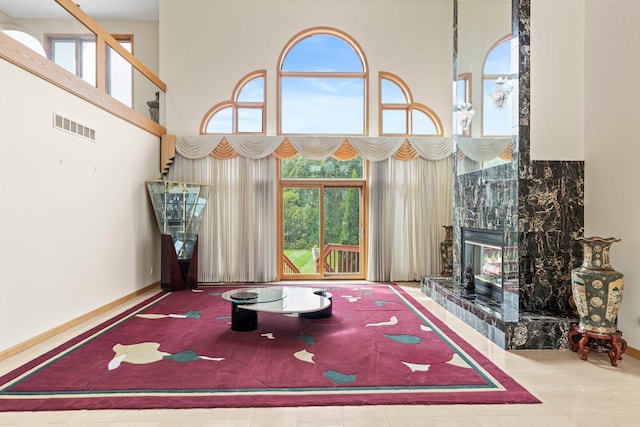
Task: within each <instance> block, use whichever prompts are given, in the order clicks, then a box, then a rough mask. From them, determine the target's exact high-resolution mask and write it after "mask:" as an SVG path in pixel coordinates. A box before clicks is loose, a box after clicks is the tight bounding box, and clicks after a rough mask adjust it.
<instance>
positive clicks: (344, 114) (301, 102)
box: [278, 27, 368, 135]
mask: <svg viewBox="0 0 640 427" xmlns="http://www.w3.org/2000/svg"><path fill="white" fill-rule="evenodd" d="M278 64H279V66H278V72H279V76H278V92H279V93H278V95H279V96H278V102H279V117H278V133H279V134H321V135H328V134H340V135H364V134H366V129H367V121H368V120H367V108H366V105H367V89H366V88H367V80H368V79H367V63H366V59H365V57H364V55H363V53H362V50H361V48H360V47H359V46H358V44H357V43H356V42H355V41H354V40H353V39H351V38H350V37H349V36H347V35H346V34H345V33H343V32H341V31H339V30H336V29H333V28H326V27H321V28H313V29H310V30H305V31H303V32H301V33H299V34H297V35H296V36H294V37H293V38H292V39H291V40H290V41H289V43H288V44H287V45H286V46H285V48H284V50H283V51H282V53H281V55H280V59H279V62H278Z"/></svg>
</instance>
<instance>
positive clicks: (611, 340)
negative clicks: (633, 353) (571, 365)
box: [569, 325, 627, 366]
mask: <svg viewBox="0 0 640 427" xmlns="http://www.w3.org/2000/svg"><path fill="white" fill-rule="evenodd" d="M569 344H571V350H573V351H578V349H579V350H580V352H581V353H582V360H587V356H589V351H591V350H593V351H595V352H598V353H607V354H608V356H609V360H610V361H611V364H612V365H613V366H618V360H620V359H622V353H624V352H625V350H626V349H627V341H625V340H624V339H623V338H622V332H620V331H617V332H616V333H615V334H598V333H595V332H589V331H584V330H581V329H580V328H579V327H578V325H573V329H572V330H571V331H569Z"/></svg>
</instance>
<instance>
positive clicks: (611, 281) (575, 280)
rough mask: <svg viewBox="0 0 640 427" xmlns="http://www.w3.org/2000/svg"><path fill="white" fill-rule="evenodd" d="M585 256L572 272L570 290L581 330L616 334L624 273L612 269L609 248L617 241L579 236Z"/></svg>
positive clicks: (610, 238)
mask: <svg viewBox="0 0 640 427" xmlns="http://www.w3.org/2000/svg"><path fill="white" fill-rule="evenodd" d="M577 240H579V241H581V242H582V246H583V250H584V254H583V260H582V265H581V266H580V267H578V268H574V269H573V270H571V290H572V293H573V299H574V301H575V303H576V308H577V310H578V315H579V317H580V323H579V325H578V328H579V329H580V330H581V331H586V332H592V333H596V334H601V335H612V334H615V333H617V331H618V327H617V320H618V309H619V308H620V304H621V303H622V295H623V287H624V274H622V273H620V272H619V271H616V270H614V269H613V268H611V263H610V261H609V249H610V248H611V245H612V244H613V243H615V242H619V241H620V239H615V238H613V237H608V238H601V237H579V238H578V239H577Z"/></svg>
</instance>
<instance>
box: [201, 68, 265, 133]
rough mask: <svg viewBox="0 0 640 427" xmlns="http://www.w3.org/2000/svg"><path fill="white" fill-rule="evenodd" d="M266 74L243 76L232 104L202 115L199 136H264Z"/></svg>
mask: <svg viewBox="0 0 640 427" xmlns="http://www.w3.org/2000/svg"><path fill="white" fill-rule="evenodd" d="M265 94H266V71H265V70H259V71H254V72H253V73H249V74H247V75H246V76H244V77H243V78H242V79H241V80H240V81H239V82H238V84H236V87H235V88H234V89H233V92H232V94H231V100H229V101H223V102H220V103H218V104H216V105H214V106H213V107H212V108H211V109H210V110H209V111H207V114H205V116H204V118H203V119H202V123H201V125H200V133H202V134H206V133H257V134H264V133H265V127H266V126H265V121H266V111H265Z"/></svg>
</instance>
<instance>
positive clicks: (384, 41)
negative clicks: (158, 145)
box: [160, 0, 453, 135]
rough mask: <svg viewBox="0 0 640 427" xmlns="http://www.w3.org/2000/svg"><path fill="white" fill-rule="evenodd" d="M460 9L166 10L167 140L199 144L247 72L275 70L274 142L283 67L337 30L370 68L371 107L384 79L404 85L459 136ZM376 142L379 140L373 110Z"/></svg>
mask: <svg viewBox="0 0 640 427" xmlns="http://www.w3.org/2000/svg"><path fill="white" fill-rule="evenodd" d="M452 23H453V2H451V0H403V1H401V2H390V1H386V0H385V1H382V0H350V1H343V0H312V1H311V0H310V1H299V0H270V1H264V0H243V1H229V2H212V1H209V0H183V1H180V2H177V1H172V0H160V46H161V48H160V49H161V50H160V76H161V77H162V79H163V80H164V81H165V82H166V83H167V85H168V88H169V89H168V92H167V131H168V133H173V134H178V135H193V134H197V133H198V131H199V129H200V123H201V120H202V118H203V116H204V115H205V113H206V112H207V111H208V110H209V109H210V108H211V107H212V106H213V105H215V104H217V103H218V102H221V101H224V100H228V99H229V98H230V96H231V92H232V90H233V88H234V86H235V85H236V83H237V82H238V80H239V79H240V78H241V77H243V76H244V75H245V74H247V73H248V72H251V71H254V70H258V69H266V70H267V84H268V88H267V92H268V93H267V96H268V99H269V100H271V102H269V103H268V104H267V108H268V114H267V120H268V125H267V133H268V134H269V135H273V134H275V129H276V117H275V108H276V104H275V96H276V66H277V61H278V57H279V55H280V53H281V51H282V48H283V47H284V46H285V45H286V44H287V42H288V41H289V40H290V39H291V38H292V37H293V36H294V35H295V34H297V33H298V32H300V31H302V30H304V29H307V28H311V27H317V26H328V27H334V28H338V29H340V30H342V31H344V32H346V33H347V34H349V35H350V36H351V37H353V38H355V40H356V41H357V42H358V43H359V44H360V46H361V47H362V49H363V50H364V52H365V55H366V57H367V59H368V63H369V66H370V95H371V97H370V98H371V99H370V100H371V103H372V104H373V105H374V106H375V105H377V101H378V97H377V81H378V72H379V71H388V72H391V73H394V74H396V75H398V76H399V77H400V78H402V79H403V80H404V81H405V82H406V83H407V84H408V85H409V86H410V87H411V90H412V93H413V96H414V100H415V101H417V102H420V103H423V104H426V105H427V106H429V107H430V108H431V109H432V110H434V111H435V112H436V114H438V116H439V117H440V119H441V120H442V122H443V126H444V129H445V133H446V135H450V134H451V116H452V113H451V110H452V107H451V106H452V96H451V82H452V74H453V72H452V67H453V66H452V59H451V58H452V55H453V41H452V32H453V30H452ZM369 117H370V122H369V124H370V126H369V127H370V132H369V134H370V135H377V134H378V131H377V129H378V121H377V118H378V115H377V110H376V109H372V110H370V115H369Z"/></svg>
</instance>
